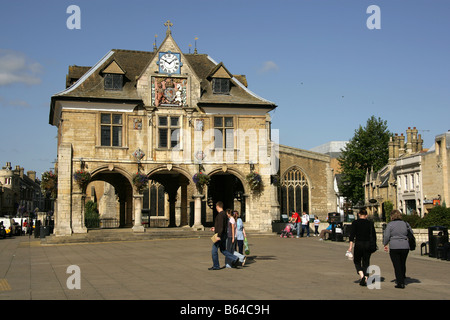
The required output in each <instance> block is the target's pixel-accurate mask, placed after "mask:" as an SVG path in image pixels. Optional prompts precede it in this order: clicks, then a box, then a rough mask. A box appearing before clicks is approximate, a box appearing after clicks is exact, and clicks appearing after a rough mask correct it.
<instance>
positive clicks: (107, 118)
mask: <svg viewBox="0 0 450 320" xmlns="http://www.w3.org/2000/svg"><path fill="white" fill-rule="evenodd" d="M101 118H102V120H101V122H102V123H104V124H109V123H111V115H110V114H109V113H102V116H101Z"/></svg>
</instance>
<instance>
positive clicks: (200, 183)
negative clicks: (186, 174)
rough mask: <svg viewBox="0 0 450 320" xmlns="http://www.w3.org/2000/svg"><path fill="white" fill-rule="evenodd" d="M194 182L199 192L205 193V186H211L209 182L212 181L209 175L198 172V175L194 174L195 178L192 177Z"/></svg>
mask: <svg viewBox="0 0 450 320" xmlns="http://www.w3.org/2000/svg"><path fill="white" fill-rule="evenodd" d="M192 181H194V183H195V185H196V187H197V190H198V191H199V192H200V193H202V192H203V188H204V187H205V185H209V182H210V181H211V177H210V176H209V175H207V174H206V173H203V172H201V171H200V172H197V173H196V174H194V176H193V177H192Z"/></svg>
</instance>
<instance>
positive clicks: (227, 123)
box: [225, 117, 233, 127]
mask: <svg viewBox="0 0 450 320" xmlns="http://www.w3.org/2000/svg"><path fill="white" fill-rule="evenodd" d="M232 126H233V118H232V117H226V118H225V127H232Z"/></svg>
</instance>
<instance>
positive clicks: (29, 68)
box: [0, 49, 43, 86]
mask: <svg viewBox="0 0 450 320" xmlns="http://www.w3.org/2000/svg"><path fill="white" fill-rule="evenodd" d="M42 69H43V68H42V65H40V64H39V63H37V62H32V61H30V59H28V58H27V57H26V56H25V54H23V53H22V52H18V51H13V50H8V49H0V86H6V85H10V84H15V83H22V84H27V85H35V84H40V83H41V79H40V78H39V74H40V73H41V72H42Z"/></svg>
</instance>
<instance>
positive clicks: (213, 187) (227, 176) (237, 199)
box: [207, 168, 248, 221]
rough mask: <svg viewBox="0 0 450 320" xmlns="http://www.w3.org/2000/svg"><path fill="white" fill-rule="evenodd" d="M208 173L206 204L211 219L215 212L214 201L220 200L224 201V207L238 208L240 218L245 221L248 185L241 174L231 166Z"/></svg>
mask: <svg viewBox="0 0 450 320" xmlns="http://www.w3.org/2000/svg"><path fill="white" fill-rule="evenodd" d="M208 174H209V176H210V177H211V182H210V184H209V186H208V188H207V204H208V206H209V209H210V215H212V220H214V218H215V215H216V214H217V212H216V208H215V203H216V202H217V201H219V200H220V201H222V202H223V203H224V209H234V210H238V211H239V213H240V214H241V218H242V219H243V220H244V221H246V217H245V216H246V211H247V210H246V203H247V202H248V199H247V197H248V194H247V192H248V186H247V183H246V180H245V178H244V176H243V174H242V173H241V172H239V171H238V170H236V169H232V168H227V170H223V169H222V168H216V169H213V170H211V171H210V172H209V173H208Z"/></svg>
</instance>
